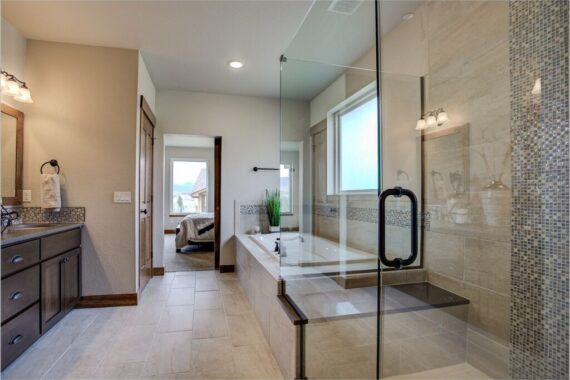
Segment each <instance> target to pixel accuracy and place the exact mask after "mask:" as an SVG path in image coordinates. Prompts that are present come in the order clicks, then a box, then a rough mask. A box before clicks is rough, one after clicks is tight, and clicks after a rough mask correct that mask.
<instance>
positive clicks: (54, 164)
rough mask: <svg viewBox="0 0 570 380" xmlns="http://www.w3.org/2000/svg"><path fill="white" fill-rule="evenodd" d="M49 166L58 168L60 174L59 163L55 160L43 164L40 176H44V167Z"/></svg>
mask: <svg viewBox="0 0 570 380" xmlns="http://www.w3.org/2000/svg"><path fill="white" fill-rule="evenodd" d="M47 164H50V165H51V166H52V167H54V168H57V174H59V163H58V162H57V160H54V159H51V160H49V161H46V162H44V163H43V164H42V166H41V167H40V174H44V166H46V165H47Z"/></svg>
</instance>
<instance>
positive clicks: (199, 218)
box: [176, 212, 214, 250]
mask: <svg viewBox="0 0 570 380" xmlns="http://www.w3.org/2000/svg"><path fill="white" fill-rule="evenodd" d="M213 241H214V213H209V212H205V213H200V214H191V215H187V216H185V217H184V219H182V221H181V222H180V224H179V225H178V227H177V228H176V250H180V249H182V248H183V247H184V246H186V245H189V244H199V243H212V242H213Z"/></svg>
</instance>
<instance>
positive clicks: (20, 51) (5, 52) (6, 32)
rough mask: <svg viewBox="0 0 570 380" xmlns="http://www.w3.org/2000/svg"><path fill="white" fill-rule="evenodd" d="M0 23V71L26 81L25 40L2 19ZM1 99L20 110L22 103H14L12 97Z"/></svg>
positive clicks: (3, 96)
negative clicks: (0, 27)
mask: <svg viewBox="0 0 570 380" xmlns="http://www.w3.org/2000/svg"><path fill="white" fill-rule="evenodd" d="M0 22H1V23H2V35H1V61H2V70H5V71H7V72H9V73H10V74H13V75H15V76H16V77H18V79H20V80H23V81H26V77H25V75H24V70H25V65H26V38H25V37H24V36H23V35H22V34H20V32H18V31H17V30H16V29H15V28H14V27H13V26H12V25H11V24H10V23H9V22H7V21H6V20H4V19H3V18H0ZM32 97H33V93H32ZM1 98H2V102H3V103H7V104H9V105H11V106H13V107H16V108H18V109H22V103H20V102H18V101H15V100H14V99H13V98H12V97H10V96H5V95H2V96H1Z"/></svg>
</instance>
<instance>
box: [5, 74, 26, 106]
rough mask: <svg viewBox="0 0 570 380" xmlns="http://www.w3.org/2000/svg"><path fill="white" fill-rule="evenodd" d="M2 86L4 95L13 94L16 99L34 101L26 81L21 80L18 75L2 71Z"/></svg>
mask: <svg viewBox="0 0 570 380" xmlns="http://www.w3.org/2000/svg"><path fill="white" fill-rule="evenodd" d="M0 87H1V89H2V94H3V95H8V96H13V97H14V100H17V101H19V102H22V103H33V102H34V101H33V100H32V94H31V93H30V90H29V89H28V86H26V82H24V81H21V80H19V79H18V78H16V76H14V75H12V74H10V73H8V72H6V71H4V70H1V71H0Z"/></svg>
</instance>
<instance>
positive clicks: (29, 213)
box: [19, 207, 85, 223]
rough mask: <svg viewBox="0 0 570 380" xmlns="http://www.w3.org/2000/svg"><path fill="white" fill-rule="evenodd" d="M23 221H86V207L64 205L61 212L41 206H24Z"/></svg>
mask: <svg viewBox="0 0 570 380" xmlns="http://www.w3.org/2000/svg"><path fill="white" fill-rule="evenodd" d="M19 212H20V218H21V220H22V222H23V223H84V222H85V207H62V208H61V210H60V211H59V212H46V211H43V210H42V209H41V208H40V207H22V208H20V210H19Z"/></svg>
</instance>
